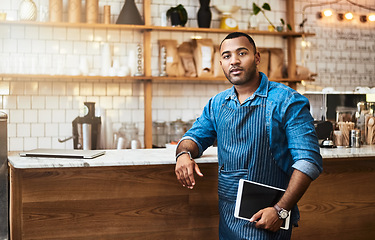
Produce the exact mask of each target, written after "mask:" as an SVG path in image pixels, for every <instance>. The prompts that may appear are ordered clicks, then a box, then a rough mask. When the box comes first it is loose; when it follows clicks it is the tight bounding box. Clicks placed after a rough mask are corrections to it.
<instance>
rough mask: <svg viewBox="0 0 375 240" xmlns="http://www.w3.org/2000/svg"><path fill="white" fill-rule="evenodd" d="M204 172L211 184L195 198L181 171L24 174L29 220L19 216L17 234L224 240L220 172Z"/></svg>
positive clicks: (202, 185)
mask: <svg viewBox="0 0 375 240" xmlns="http://www.w3.org/2000/svg"><path fill="white" fill-rule="evenodd" d="M13 170H14V169H13ZM201 170H202V171H203V173H204V174H205V176H204V179H197V186H196V187H195V188H194V190H189V189H187V188H183V187H182V186H181V185H180V184H179V183H178V182H177V180H176V177H175V175H174V166H173V165H152V166H127V167H99V168H95V167H93V168H59V169H17V171H16V172H13V175H14V174H15V175H17V176H18V179H19V180H18V181H19V182H20V185H22V188H20V189H21V192H20V193H19V195H20V196H22V197H20V198H19V199H22V203H21V204H19V203H18V204H19V206H20V208H21V209H22V213H17V211H16V209H13V211H12V214H14V215H17V217H19V218H18V219H21V220H20V222H19V223H16V222H14V224H13V232H19V233H21V232H22V236H23V238H22V239H165V238H170V239H188V238H191V237H192V236H195V237H196V238H197V239H207V237H212V238H213V239H217V238H218V233H217V226H218V207H217V201H218V200H217V187H216V184H217V164H202V166H201ZM14 186H16V185H14ZM13 236H14V238H13V239H21V238H20V235H16V234H14V235H13ZM160 236H163V237H160Z"/></svg>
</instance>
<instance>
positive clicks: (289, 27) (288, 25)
mask: <svg viewBox="0 0 375 240" xmlns="http://www.w3.org/2000/svg"><path fill="white" fill-rule="evenodd" d="M286 26H287V27H288V29H289V30H290V31H292V26H290V24H289V23H288V24H287V25H286Z"/></svg>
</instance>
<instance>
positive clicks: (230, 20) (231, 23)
mask: <svg viewBox="0 0 375 240" xmlns="http://www.w3.org/2000/svg"><path fill="white" fill-rule="evenodd" d="M225 24H226V25H227V26H228V27H230V28H235V27H237V21H236V20H234V19H233V18H227V19H225Z"/></svg>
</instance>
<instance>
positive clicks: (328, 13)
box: [322, 9, 333, 17]
mask: <svg viewBox="0 0 375 240" xmlns="http://www.w3.org/2000/svg"><path fill="white" fill-rule="evenodd" d="M322 12H323V17H330V16H332V15H333V11H332V10H331V9H325V10H323V11H322Z"/></svg>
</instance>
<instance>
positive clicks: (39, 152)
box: [20, 148, 105, 159]
mask: <svg viewBox="0 0 375 240" xmlns="http://www.w3.org/2000/svg"><path fill="white" fill-rule="evenodd" d="M104 154H105V151H103V150H78V149H43V148H38V149H34V150H30V151H26V152H21V153H20V156H21V157H48V158H83V159H93V158H96V157H98V156H101V155H104Z"/></svg>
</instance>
